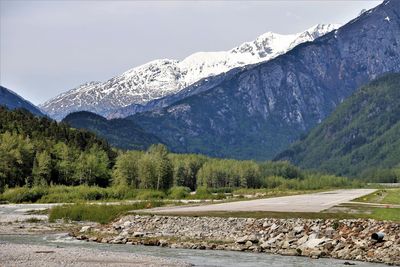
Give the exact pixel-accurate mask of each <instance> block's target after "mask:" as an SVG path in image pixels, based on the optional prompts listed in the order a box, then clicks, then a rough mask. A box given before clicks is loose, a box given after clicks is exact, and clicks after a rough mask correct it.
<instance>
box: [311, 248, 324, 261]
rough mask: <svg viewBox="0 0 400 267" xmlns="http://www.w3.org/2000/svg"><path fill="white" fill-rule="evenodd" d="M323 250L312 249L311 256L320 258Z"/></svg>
mask: <svg viewBox="0 0 400 267" xmlns="http://www.w3.org/2000/svg"><path fill="white" fill-rule="evenodd" d="M321 254H322V252H321V251H320V250H312V251H311V252H310V257H312V258H314V259H318V258H319V257H321Z"/></svg>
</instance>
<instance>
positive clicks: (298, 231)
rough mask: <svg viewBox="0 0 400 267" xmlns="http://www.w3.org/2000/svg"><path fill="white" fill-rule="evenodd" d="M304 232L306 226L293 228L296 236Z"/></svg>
mask: <svg viewBox="0 0 400 267" xmlns="http://www.w3.org/2000/svg"><path fill="white" fill-rule="evenodd" d="M303 231H304V226H296V227H294V228H293V232H294V233H295V234H299V233H301V232H303Z"/></svg>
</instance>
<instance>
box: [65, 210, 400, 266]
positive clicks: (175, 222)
mask: <svg viewBox="0 0 400 267" xmlns="http://www.w3.org/2000/svg"><path fill="white" fill-rule="evenodd" d="M375 232H383V233H385V237H384V239H383V240H382V241H381V242H377V241H374V240H371V235H372V233H375ZM72 235H74V236H75V237H76V238H78V239H82V240H88V241H94V242H101V243H111V244H127V245H138V244H142V245H152V246H165V247H172V248H188V249H217V250H235V251H253V252H266V253H276V254H281V255H292V256H306V257H312V258H319V257H332V258H337V259H345V260H359V261H369V262H380V263H387V264H392V265H400V224H397V223H392V222H379V221H375V220H365V219H359V220H306V219H270V218H265V219H252V218H248V219H246V218H214V217H173V216H141V215H132V216H125V217H123V218H121V219H120V220H119V221H117V222H114V223H112V224H110V225H107V226H85V227H82V229H81V230H79V231H75V232H73V233H72Z"/></svg>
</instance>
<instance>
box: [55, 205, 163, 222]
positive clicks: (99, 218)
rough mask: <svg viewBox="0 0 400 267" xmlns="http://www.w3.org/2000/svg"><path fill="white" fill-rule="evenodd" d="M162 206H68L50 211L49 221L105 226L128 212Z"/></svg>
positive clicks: (57, 207)
mask: <svg viewBox="0 0 400 267" xmlns="http://www.w3.org/2000/svg"><path fill="white" fill-rule="evenodd" d="M161 205H162V203H161V202H140V203H134V204H121V205H106V204H66V205H62V206H56V207H53V208H52V209H51V210H50V214H49V221H50V222H54V221H55V220H57V219H64V220H69V221H92V222H98V223H101V224H105V223H109V222H111V221H112V220H114V219H116V218H117V217H119V216H121V215H123V214H125V213H127V212H128V211H133V210H139V209H144V208H149V207H159V206H161Z"/></svg>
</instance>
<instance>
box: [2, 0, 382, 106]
mask: <svg viewBox="0 0 400 267" xmlns="http://www.w3.org/2000/svg"><path fill="white" fill-rule="evenodd" d="M381 2H382V0H376V1H367V0H358V1H356V0H355V1H351V0H323V1H318V0H309V1H302V0H291V1H271V0H265V1H262V0H259V1H237V0H231V1H229V0H225V1H127V0H125V1H104V0H103V1H102V0H98V1H94V0H93V1H90V0H86V1H78V0H64V1H62V0H52V1H40V0H26V1H23V0H0V84H1V85H2V86H5V87H7V88H9V89H11V90H13V91H15V92H16V93H18V94H19V95H21V96H22V97H24V98H26V99H27V100H29V101H31V102H32V103H34V104H40V103H43V102H44V101H46V100H48V99H50V98H52V97H54V96H56V95H58V94H60V93H63V92H65V91H67V90H69V89H72V88H75V87H77V86H78V85H80V84H83V83H85V82H88V81H105V80H108V79H109V78H111V77H113V76H116V75H119V74H121V73H122V72H124V71H126V70H128V69H131V68H133V67H136V66H139V65H141V64H144V63H146V62H148V61H151V60H154V59H159V58H169V59H179V60H181V59H183V58H185V57H186V56H188V55H190V54H192V53H194V52H199V51H221V50H229V49H231V48H233V47H235V46H238V45H239V44H241V43H243V42H245V41H251V40H253V39H255V38H256V37H257V36H259V35H261V34H262V33H265V32H267V31H272V32H276V33H281V34H289V33H297V32H301V31H304V30H305V29H307V28H310V27H311V26H313V25H315V24H317V23H341V24H344V23H346V22H348V21H349V20H351V19H352V18H354V17H356V16H357V15H358V14H359V13H360V11H361V10H362V9H370V8H372V7H375V6H377V5H378V4H380V3H381Z"/></svg>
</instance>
